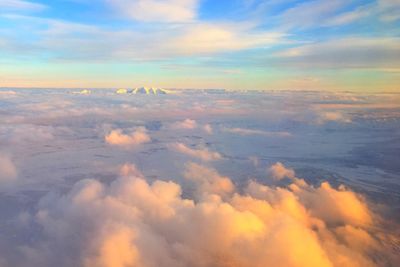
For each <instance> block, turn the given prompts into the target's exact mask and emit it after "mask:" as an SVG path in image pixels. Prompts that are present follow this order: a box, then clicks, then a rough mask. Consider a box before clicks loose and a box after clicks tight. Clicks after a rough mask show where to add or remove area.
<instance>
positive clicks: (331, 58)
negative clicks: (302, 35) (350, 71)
mask: <svg viewBox="0 0 400 267" xmlns="http://www.w3.org/2000/svg"><path fill="white" fill-rule="evenodd" d="M275 56H276V58H277V59H278V60H279V62H280V63H281V64H289V65H295V66H305V67H307V66H308V67H311V66H313V67H315V66H318V67H327V68H338V67H348V68H377V69H379V68H399V67H400V63H399V62H400V39H399V38H361V37H357V38H356V37H354V38H341V39H334V40H327V41H323V42H315V43H312V44H306V45H302V46H298V47H294V48H290V49H286V50H283V51H280V52H278V53H276V54H275Z"/></svg>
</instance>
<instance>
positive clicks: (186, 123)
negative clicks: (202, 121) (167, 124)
mask: <svg viewBox="0 0 400 267" xmlns="http://www.w3.org/2000/svg"><path fill="white" fill-rule="evenodd" d="M197 127H198V125H197V122H196V121H195V120H191V119H185V120H183V121H177V122H175V123H173V124H172V125H171V128H174V129H190V130H191V129H196V128H197Z"/></svg>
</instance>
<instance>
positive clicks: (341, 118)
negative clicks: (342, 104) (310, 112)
mask: <svg viewBox="0 0 400 267" xmlns="http://www.w3.org/2000/svg"><path fill="white" fill-rule="evenodd" d="M317 116H318V117H317V121H316V122H317V123H318V124H324V123H326V122H340V123H351V122H352V121H351V118H349V117H348V116H346V115H344V114H343V113H341V112H339V111H327V112H320V113H318V114H317Z"/></svg>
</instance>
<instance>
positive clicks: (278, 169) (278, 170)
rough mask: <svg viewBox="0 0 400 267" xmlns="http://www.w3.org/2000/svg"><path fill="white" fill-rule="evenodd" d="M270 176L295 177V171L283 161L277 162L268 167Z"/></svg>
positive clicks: (279, 178)
mask: <svg viewBox="0 0 400 267" xmlns="http://www.w3.org/2000/svg"><path fill="white" fill-rule="evenodd" d="M268 173H269V174H270V176H271V177H272V178H274V179H276V180H282V179H283V178H290V179H294V178H295V177H296V176H295V172H294V170H293V169H288V168H286V167H285V166H284V165H283V164H282V163H280V162H277V163H275V164H274V165H272V166H271V167H269V169H268Z"/></svg>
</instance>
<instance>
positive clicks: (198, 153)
mask: <svg viewBox="0 0 400 267" xmlns="http://www.w3.org/2000/svg"><path fill="white" fill-rule="evenodd" d="M170 148H171V149H173V150H175V151H177V152H180V153H183V154H186V155H189V156H191V157H195V158H199V159H201V160H203V161H213V160H219V159H222V156H221V154H219V153H218V152H214V151H210V150H208V149H207V148H200V149H194V148H190V147H188V146H186V145H185V144H183V143H175V144H171V145H170Z"/></svg>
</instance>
